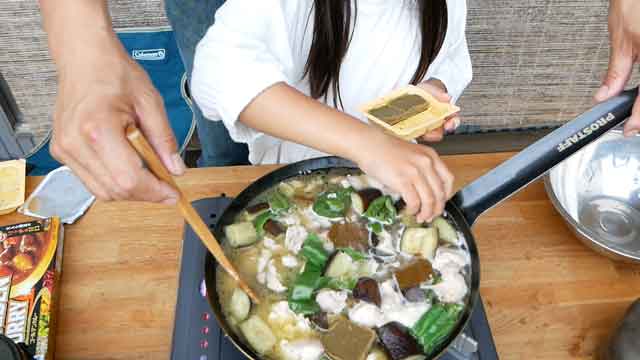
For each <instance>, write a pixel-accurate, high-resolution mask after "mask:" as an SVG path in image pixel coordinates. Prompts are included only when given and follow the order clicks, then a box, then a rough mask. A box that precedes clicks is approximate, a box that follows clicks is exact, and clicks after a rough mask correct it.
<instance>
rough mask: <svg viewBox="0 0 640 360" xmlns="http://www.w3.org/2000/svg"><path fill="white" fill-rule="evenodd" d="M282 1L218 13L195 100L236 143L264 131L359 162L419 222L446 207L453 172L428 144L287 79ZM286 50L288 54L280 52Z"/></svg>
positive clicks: (231, 6)
mask: <svg viewBox="0 0 640 360" xmlns="http://www.w3.org/2000/svg"><path fill="white" fill-rule="evenodd" d="M281 5H282V2H281V1H279V0H278V1H276V0H265V1H260V2H255V1H253V0H235V1H233V2H226V3H225V4H224V5H223V6H222V7H221V8H220V10H218V12H217V14H216V22H215V25H214V26H213V27H212V28H210V29H209V31H208V33H207V35H205V37H204V39H203V40H202V41H201V42H200V43H199V44H198V49H197V51H196V57H195V61H194V72H193V76H192V82H191V85H192V90H193V95H194V99H195V100H196V102H197V103H198V105H199V106H200V108H201V109H202V110H203V113H204V115H205V116H206V117H208V118H210V119H216V120H217V119H221V120H222V121H224V123H225V125H226V126H227V128H228V129H229V134H230V135H231V136H232V138H234V140H236V141H243V142H251V141H252V140H253V139H255V138H256V137H257V136H259V135H260V133H266V134H269V135H271V136H274V137H277V138H281V139H285V140H289V141H292V142H296V143H299V144H303V145H306V146H309V147H312V148H315V149H317V150H320V151H323V152H326V153H330V154H335V155H339V156H342V157H345V158H348V159H351V160H352V161H354V162H356V163H357V164H358V165H359V166H360V168H361V169H362V170H363V171H364V172H365V173H368V174H369V175H371V176H373V177H374V178H376V179H378V180H379V181H381V182H382V183H383V184H385V185H386V186H388V187H389V188H390V189H392V190H393V191H395V192H397V193H399V194H401V195H402V196H403V198H404V199H405V201H406V203H407V209H408V210H410V211H413V212H414V213H417V212H418V211H419V214H418V217H419V218H420V219H423V220H425V219H430V218H432V217H433V216H435V215H437V214H439V213H441V212H442V210H443V208H444V203H445V202H446V199H447V198H448V197H450V196H451V195H452V188H453V176H452V175H451V174H450V173H449V171H448V169H447V168H446V166H445V165H444V164H443V162H442V161H441V160H440V158H439V157H438V156H437V154H436V153H435V152H434V151H433V150H432V149H430V148H428V147H425V146H421V145H416V144H412V143H408V142H405V141H402V140H399V139H397V138H395V137H392V136H389V135H386V134H385V133H383V132H381V131H379V130H377V129H376V128H373V127H371V126H369V125H367V124H365V123H363V122H361V121H359V120H358V119H356V118H354V117H352V116H349V115H347V114H345V113H343V112H340V111H338V110H336V109H333V108H331V107H329V106H326V105H324V104H322V103H320V102H318V101H316V100H314V99H311V98H309V97H307V96H305V95H304V94H302V93H301V92H299V91H297V90H296V89H294V88H293V87H291V86H289V85H288V83H289V82H292V81H294V80H296V79H289V77H290V76H295V75H290V72H289V71H288V69H290V67H291V64H292V63H293V59H291V57H290V55H289V54H291V53H292V51H291V49H289V48H288V46H289V43H288V40H287V39H288V38H287V36H288V35H287V29H286V27H285V24H286V22H285V21H284V19H283V18H282V16H283V9H281V8H280V6H281ZM275 49H281V50H283V51H277V50H275Z"/></svg>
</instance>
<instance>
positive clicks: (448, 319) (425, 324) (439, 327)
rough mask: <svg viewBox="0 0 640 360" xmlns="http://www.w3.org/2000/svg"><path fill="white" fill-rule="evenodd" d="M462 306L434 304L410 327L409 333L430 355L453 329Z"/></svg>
mask: <svg viewBox="0 0 640 360" xmlns="http://www.w3.org/2000/svg"><path fill="white" fill-rule="evenodd" d="M463 309H464V307H463V306H462V305H459V304H435V305H433V307H431V309H430V310H429V311H427V313H425V314H424V315H422V318H420V320H418V322H417V323H416V324H415V325H414V326H413V328H412V329H411V335H413V337H414V338H416V340H418V342H419V343H420V345H422V347H423V350H424V352H425V354H427V355H431V353H432V352H433V351H434V350H435V348H436V347H438V345H440V344H441V343H442V341H443V340H444V339H446V337H447V335H449V333H450V332H451V330H453V328H454V327H455V325H456V323H457V322H458V318H459V316H460V313H461V312H462V310H463Z"/></svg>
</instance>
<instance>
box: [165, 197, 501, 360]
mask: <svg viewBox="0 0 640 360" xmlns="http://www.w3.org/2000/svg"><path fill="white" fill-rule="evenodd" d="M230 201H231V199H230V198H225V197H221V198H210V199H203V200H199V201H196V202H194V203H193V205H194V207H195V208H196V210H198V213H200V216H201V217H202V218H203V219H204V220H205V222H206V223H207V224H209V226H210V227H212V226H213V224H215V222H216V220H217V217H218V215H219V214H221V213H222V211H223V210H224V209H225V208H226V207H227V206H228V205H229V202H230ZM206 251H207V250H206V249H205V247H204V245H202V243H201V242H200V240H199V239H198V238H197V237H196V235H195V233H194V232H193V230H191V228H190V227H189V226H186V227H185V233H184V243H183V246H182V261H181V264H182V265H181V269H180V278H179V288H178V301H177V305H176V316H175V325H174V329H173V344H172V349H171V359H173V360H245V359H246V358H245V357H244V356H243V355H242V354H241V353H240V352H239V351H237V350H236V348H235V347H234V346H233V344H232V343H231V342H230V341H229V340H228V339H227V338H226V337H225V335H224V332H222V331H221V330H220V328H219V327H218V325H217V323H216V319H215V317H214V316H213V313H212V312H211V310H210V307H209V303H208V302H207V298H206V287H205V285H204V272H203V269H204V259H205V254H206ZM496 359H498V355H497V353H496V349H495V345H494V343H493V338H492V336H491V329H490V328H489V323H488V322H487V318H486V314H485V311H484V307H483V305H482V301H479V302H478V304H477V306H476V309H475V311H474V313H473V314H472V317H471V321H470V322H469V326H468V327H467V329H466V330H465V334H464V336H460V337H459V338H458V339H457V340H456V342H455V343H454V344H453V345H452V346H451V347H450V348H449V351H448V352H447V353H446V354H444V355H443V356H442V357H441V358H440V360H496Z"/></svg>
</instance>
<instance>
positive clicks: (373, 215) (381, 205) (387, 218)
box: [364, 195, 396, 231]
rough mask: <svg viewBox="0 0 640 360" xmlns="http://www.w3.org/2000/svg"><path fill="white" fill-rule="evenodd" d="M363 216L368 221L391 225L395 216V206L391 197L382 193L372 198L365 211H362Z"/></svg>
mask: <svg viewBox="0 0 640 360" xmlns="http://www.w3.org/2000/svg"><path fill="white" fill-rule="evenodd" d="M364 216H365V217H366V218H368V219H369V221H370V222H374V223H375V222H377V223H381V224H383V225H391V224H392V223H393V220H394V219H395V218H396V207H395V206H394V205H393V199H392V198H391V196H388V195H384V196H380V197H379V198H377V199H375V200H373V201H372V202H371V204H370V205H369V207H368V208H367V211H365V212H364ZM374 231H375V229H374Z"/></svg>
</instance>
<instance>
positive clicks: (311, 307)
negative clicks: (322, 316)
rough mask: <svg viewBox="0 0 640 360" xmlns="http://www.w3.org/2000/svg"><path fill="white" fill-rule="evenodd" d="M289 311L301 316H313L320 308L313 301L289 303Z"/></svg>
mask: <svg viewBox="0 0 640 360" xmlns="http://www.w3.org/2000/svg"><path fill="white" fill-rule="evenodd" d="M289 309H291V311H293V312H294V313H296V314H301V315H313V314H315V313H318V312H320V306H319V305H318V303H316V302H315V300H299V301H289Z"/></svg>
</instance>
